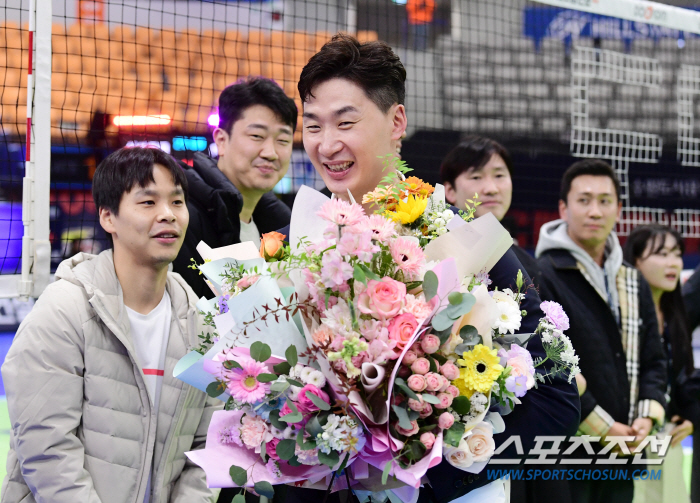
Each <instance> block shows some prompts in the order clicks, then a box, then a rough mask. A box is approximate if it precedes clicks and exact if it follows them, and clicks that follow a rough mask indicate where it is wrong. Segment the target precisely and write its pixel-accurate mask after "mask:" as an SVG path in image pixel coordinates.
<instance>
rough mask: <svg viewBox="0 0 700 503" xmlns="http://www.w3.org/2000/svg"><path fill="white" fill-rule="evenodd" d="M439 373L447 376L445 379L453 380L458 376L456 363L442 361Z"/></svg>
mask: <svg viewBox="0 0 700 503" xmlns="http://www.w3.org/2000/svg"><path fill="white" fill-rule="evenodd" d="M440 373H441V374H442V375H444V376H445V377H447V379H449V380H450V381H454V380H455V379H457V378H458V377H459V369H458V368H457V365H455V364H454V363H452V362H445V363H443V365H442V367H440Z"/></svg>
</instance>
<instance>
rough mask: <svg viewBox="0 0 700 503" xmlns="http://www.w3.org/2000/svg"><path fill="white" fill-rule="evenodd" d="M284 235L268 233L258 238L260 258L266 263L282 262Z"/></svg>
mask: <svg viewBox="0 0 700 503" xmlns="http://www.w3.org/2000/svg"><path fill="white" fill-rule="evenodd" d="M286 237H287V236H285V235H284V234H280V233H279V232H268V233H266V234H263V235H262V236H261V238H260V256H261V257H262V258H264V259H265V260H267V261H272V262H274V261H275V260H282V257H283V256H284V238H286Z"/></svg>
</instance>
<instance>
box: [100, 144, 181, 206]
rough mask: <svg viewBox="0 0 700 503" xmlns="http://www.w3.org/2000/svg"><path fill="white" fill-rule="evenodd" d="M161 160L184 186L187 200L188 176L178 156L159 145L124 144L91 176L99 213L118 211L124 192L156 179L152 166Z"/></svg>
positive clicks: (176, 180) (178, 184) (161, 163)
mask: <svg viewBox="0 0 700 503" xmlns="http://www.w3.org/2000/svg"><path fill="white" fill-rule="evenodd" d="M155 164H160V165H162V166H164V167H165V168H167V169H168V171H170V174H171V175H172V177H173V182H174V183H175V185H177V186H179V187H182V190H183V192H184V193H185V201H187V178H186V176H185V172H184V171H183V170H182V168H181V167H180V165H179V164H178V163H177V161H176V160H175V159H173V158H172V157H170V156H169V155H168V154H166V153H165V152H163V151H162V150H159V149H157V148H141V147H124V148H120V149H119V150H117V151H116V152H112V153H111V154H110V155H108V156H107V157H106V158H105V160H104V161H102V162H101V163H100V165H99V166H97V169H96V170H95V176H94V177H93V178H92V198H93V199H94V200H95V207H96V208H97V212H98V213H99V211H100V208H106V209H108V210H109V211H111V212H112V213H114V214H115V215H118V214H119V203H120V202H121V200H122V196H123V195H124V194H126V193H127V192H129V191H131V189H133V188H134V185H138V186H139V187H146V186H147V185H148V184H149V183H155V181H156V180H155V178H154V177H153V166H154V165H155Z"/></svg>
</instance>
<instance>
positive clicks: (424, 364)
mask: <svg viewBox="0 0 700 503" xmlns="http://www.w3.org/2000/svg"><path fill="white" fill-rule="evenodd" d="M411 370H412V371H413V372H415V373H416V374H427V373H428V371H429V370H430V362H429V361H428V360H427V359H426V358H417V359H416V361H414V362H413V364H412V365H411Z"/></svg>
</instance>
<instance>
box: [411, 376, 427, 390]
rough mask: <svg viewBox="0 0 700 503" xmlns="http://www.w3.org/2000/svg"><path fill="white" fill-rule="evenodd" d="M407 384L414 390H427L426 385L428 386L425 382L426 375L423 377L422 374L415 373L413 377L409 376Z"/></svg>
mask: <svg viewBox="0 0 700 503" xmlns="http://www.w3.org/2000/svg"><path fill="white" fill-rule="evenodd" d="M406 384H408V387H409V388H411V389H412V390H413V391H417V392H419V393H420V392H421V391H424V390H425V387H426V386H427V384H426V382H425V377H423V376H422V375H420V374H413V375H412V376H411V377H409V378H408V381H406Z"/></svg>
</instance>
